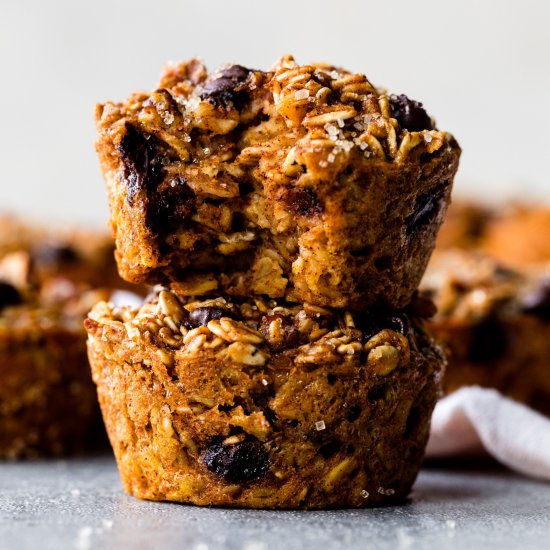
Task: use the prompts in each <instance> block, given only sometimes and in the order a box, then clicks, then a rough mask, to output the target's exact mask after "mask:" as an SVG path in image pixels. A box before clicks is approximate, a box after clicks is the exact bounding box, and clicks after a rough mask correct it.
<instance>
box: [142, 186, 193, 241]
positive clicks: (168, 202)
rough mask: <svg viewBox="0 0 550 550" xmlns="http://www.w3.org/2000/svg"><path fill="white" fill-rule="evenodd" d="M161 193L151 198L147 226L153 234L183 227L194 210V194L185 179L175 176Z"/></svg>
mask: <svg viewBox="0 0 550 550" xmlns="http://www.w3.org/2000/svg"><path fill="white" fill-rule="evenodd" d="M162 187H165V188H164V189H162V191H159V192H157V193H155V194H154V195H152V196H151V198H150V200H149V205H148V208H147V224H148V226H149V227H150V228H151V230H152V231H153V232H154V233H162V232H166V231H171V230H174V229H176V228H177V227H180V226H182V225H184V224H185V223H186V222H187V221H188V220H189V218H190V217H191V214H192V213H193V211H194V210H195V204H196V198H195V193H194V192H193V190H192V189H191V187H189V185H188V184H187V182H186V181H185V178H183V177H182V176H177V177H175V178H174V179H172V180H171V181H170V182H168V185H166V186H164V184H163V186H162Z"/></svg>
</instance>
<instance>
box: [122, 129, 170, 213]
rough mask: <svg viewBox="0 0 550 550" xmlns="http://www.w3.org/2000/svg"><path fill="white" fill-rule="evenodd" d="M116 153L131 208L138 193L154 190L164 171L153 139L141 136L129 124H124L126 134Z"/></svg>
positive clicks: (140, 133) (141, 134) (144, 135)
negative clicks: (118, 155)
mask: <svg viewBox="0 0 550 550" xmlns="http://www.w3.org/2000/svg"><path fill="white" fill-rule="evenodd" d="M118 151H119V152H120V158H121V160H122V163H123V164H124V177H125V179H126V185H127V190H126V199H127V201H128V203H129V204H130V206H132V205H133V203H134V199H135V196H136V194H137V193H138V192H139V191H141V190H154V189H155V187H156V185H157V184H158V183H159V182H160V180H161V179H162V177H163V175H164V170H163V168H162V164H161V160H160V157H159V156H158V154H157V153H158V152H157V145H156V140H155V138H154V137H152V136H147V135H146V134H143V133H142V132H140V131H139V130H137V129H136V128H134V126H132V125H131V124H126V132H125V134H124V137H123V138H122V139H121V141H120V144H119V145H118Z"/></svg>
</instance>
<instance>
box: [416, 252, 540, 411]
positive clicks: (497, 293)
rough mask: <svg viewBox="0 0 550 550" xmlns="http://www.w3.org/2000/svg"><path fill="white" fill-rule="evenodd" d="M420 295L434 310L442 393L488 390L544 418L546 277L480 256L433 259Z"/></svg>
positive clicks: (468, 254) (431, 326) (447, 255)
mask: <svg viewBox="0 0 550 550" xmlns="http://www.w3.org/2000/svg"><path fill="white" fill-rule="evenodd" d="M421 288H422V289H423V290H424V291H425V292H428V293H429V294H430V296H431V297H432V298H433V299H434V301H435V303H436V305H437V306H438V309H439V311H438V313H437V315H436V316H435V317H434V318H433V319H432V320H431V321H430V323H429V329H430V331H431V332H432V333H433V334H434V337H435V338H436V339H437V340H438V341H440V342H441V343H442V345H443V346H444V347H445V349H446V352H447V355H448V359H449V365H448V368H447V369H446V372H445V377H444V379H443V388H444V391H445V392H446V393H449V392H452V391H455V390H457V389H459V388H460V387H463V386H470V385H480V386H484V387H490V388H496V389H498V390H499V391H500V392H502V393H503V394H505V395H507V396H509V397H511V398H513V399H516V400H517V401H521V402H524V403H527V404H528V405H530V406H531V407H534V408H535V409H537V410H539V411H540V412H542V413H544V414H546V415H549V416H550V371H549V370H548V357H550V274H549V273H544V272H542V273H536V274H530V275H527V274H525V273H524V274H521V273H519V272H515V271H512V270H511V269H509V268H507V267H504V266H503V265H501V264H499V263H498V262H496V261H494V260H493V259H491V258H489V257H487V256H484V255H483V254H482V253H480V252H473V251H471V252H467V251H458V250H449V251H441V252H437V253H436V254H435V255H434V257H433V259H432V262H431V263H430V266H429V267H428V271H427V273H426V276H425V278H424V280H423V282H422V286H421Z"/></svg>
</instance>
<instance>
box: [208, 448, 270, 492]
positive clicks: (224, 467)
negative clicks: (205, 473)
mask: <svg viewBox="0 0 550 550" xmlns="http://www.w3.org/2000/svg"><path fill="white" fill-rule="evenodd" d="M200 460H201V462H202V463H203V464H204V465H205V466H206V467H207V468H208V470H210V471H211V472H212V473H214V474H216V475H217V476H219V477H221V478H222V479H223V480H224V481H227V482H228V483H247V482H251V481H255V480H257V479H259V478H261V477H262V476H264V475H265V474H266V472H267V470H268V469H269V453H268V451H267V450H266V449H265V447H264V446H263V445H262V444H261V443H260V442H259V441H258V440H257V439H254V440H247V441H242V442H240V443H236V444H234V445H224V444H223V443H221V442H220V441H215V442H214V443H213V444H212V445H210V446H209V447H208V448H207V449H205V450H204V451H203V452H202V453H201V456H200Z"/></svg>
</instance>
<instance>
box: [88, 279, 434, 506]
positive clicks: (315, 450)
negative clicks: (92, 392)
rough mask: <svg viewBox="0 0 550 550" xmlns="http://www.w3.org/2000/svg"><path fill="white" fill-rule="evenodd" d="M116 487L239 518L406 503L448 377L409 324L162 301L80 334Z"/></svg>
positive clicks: (112, 316) (390, 315)
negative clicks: (257, 511)
mask: <svg viewBox="0 0 550 550" xmlns="http://www.w3.org/2000/svg"><path fill="white" fill-rule="evenodd" d="M85 324H86V328H87V330H88V334H89V340H88V350H89V356H90V362H91V365H92V370H93V376H94V380H95V382H96V384H97V387H98V395H99V402H100V405H101V409H102V412H103V417H104V420H105V424H106V427H107V431H108V434H109V438H110V441H111V444H112V446H113V449H114V452H115V456H116V459H117V463H118V467H119V471H120V474H121V477H122V482H123V485H124V488H125V490H126V491H127V492H129V493H131V494H133V495H134V496H137V497H139V498H145V499H151V500H169V501H177V502H188V503H193V504H198V505H219V506H242V507H250V508H334V507H362V506H371V505H377V504H382V503H390V502H395V501H398V500H400V499H402V498H403V497H404V496H406V495H407V494H408V492H409V491H410V488H411V486H412V484H413V482H414V480H415V478H416V475H417V473H418V469H419V467H420V463H421V461H422V457H423V453H424V447H425V444H426V440H427V437H428V432H429V423H430V416H431V412H432V409H433V406H434V404H435V401H436V398H437V393H438V380H439V377H440V374H441V369H442V366H443V363H444V358H443V356H442V353H441V351H440V350H439V348H438V347H437V346H436V345H435V344H434V342H433V341H432V340H431V338H430V337H429V336H428V335H427V333H426V332H425V331H424V329H423V327H422V321H421V320H420V319H419V318H416V317H414V313H411V312H409V313H406V312H403V311H400V312H396V311H393V312H388V311H386V312H381V311H374V310H373V311H370V312H365V313H363V314H361V315H359V314H355V315H354V314H351V313H349V312H339V311H335V310H329V309H326V308H321V307H318V306H312V305H309V304H290V303H287V302H284V301H281V300H279V301H277V300H265V299H262V298H244V299H235V298H230V297H215V298H212V299H204V298H201V299H194V298H189V297H183V296H178V295H177V294H176V293H174V292H172V291H169V290H167V289H161V290H160V291H159V292H158V294H156V295H154V296H152V297H151V299H150V300H149V301H147V302H146V303H145V304H144V305H143V306H142V307H141V308H140V309H132V308H115V307H113V306H112V305H110V304H107V303H100V304H97V305H96V306H95V307H94V309H93V310H92V312H91V313H90V315H89V318H88V319H87V320H86V323H85Z"/></svg>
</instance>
